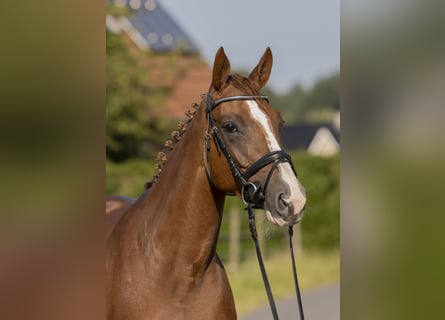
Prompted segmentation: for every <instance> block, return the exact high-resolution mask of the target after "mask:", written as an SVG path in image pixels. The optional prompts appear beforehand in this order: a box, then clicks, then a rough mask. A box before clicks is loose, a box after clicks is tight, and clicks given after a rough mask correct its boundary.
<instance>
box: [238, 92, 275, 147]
mask: <svg viewBox="0 0 445 320" xmlns="http://www.w3.org/2000/svg"><path fill="white" fill-rule="evenodd" d="M244 103H245V104H246V105H247V106H248V108H247V115H248V116H249V117H250V118H251V119H252V120H253V121H255V122H256V123H258V125H259V127H260V128H261V129H262V131H263V134H264V136H265V138H266V141H267V145H268V147H269V150H270V151H278V150H281V147H280V144H279V143H278V140H277V138H276V136H275V134H274V131H273V126H272V122H271V120H272V119H271V116H269V115H268V114H267V113H266V112H265V111H264V110H263V109H262V108H260V106H259V105H258V103H257V102H256V101H254V100H248V101H244Z"/></svg>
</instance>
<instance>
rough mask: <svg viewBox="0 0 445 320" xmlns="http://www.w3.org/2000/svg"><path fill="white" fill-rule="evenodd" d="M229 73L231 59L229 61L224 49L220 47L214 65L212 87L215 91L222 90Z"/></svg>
mask: <svg viewBox="0 0 445 320" xmlns="http://www.w3.org/2000/svg"><path fill="white" fill-rule="evenodd" d="M229 73H230V62H229V59H227V56H226V54H225V52H224V49H223V47H220V48H219V49H218V52H217V53H216V56H215V62H214V63H213V74H212V86H213V88H215V90H217V91H218V90H219V89H220V88H221V86H222V84H223V83H224V81H225V80H226V78H227V77H228V76H229Z"/></svg>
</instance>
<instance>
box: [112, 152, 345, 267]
mask: <svg viewBox="0 0 445 320" xmlns="http://www.w3.org/2000/svg"><path fill="white" fill-rule="evenodd" d="M292 159H293V162H294V165H295V168H296V170H297V173H298V178H299V180H300V181H301V183H302V184H303V185H304V187H305V188H306V194H307V206H306V214H305V216H304V218H303V220H302V223H301V230H302V241H303V247H304V248H306V249H331V248H338V247H339V242H340V199H339V198H340V191H339V180H340V179H339V173H340V172H339V171H340V170H339V157H338V156H335V157H329V158H325V157H316V156H312V155H309V154H308V153H306V152H294V153H292ZM106 173H107V183H106V190H107V194H110V195H111V194H120V195H126V196H132V197H138V196H139V195H140V194H141V193H142V192H143V190H144V184H145V182H147V181H150V180H151V179H152V176H153V174H154V161H148V160H143V159H134V160H130V161H127V162H124V163H119V164H116V163H112V162H107V170H106ZM232 207H236V208H238V210H239V211H240V214H242V215H243V217H242V220H241V221H242V238H243V239H242V245H241V247H242V248H246V250H247V249H248V248H251V243H250V241H251V240H250V239H249V231H248V225H247V217H246V215H247V213H246V212H245V211H244V210H243V209H244V205H243V203H242V201H241V200H240V199H237V198H235V197H229V198H228V199H227V201H226V210H228V209H230V208H232ZM226 216H227V215H226ZM227 220H228V219H227V217H225V219H223V224H222V226H221V235H220V243H219V245H218V252H219V253H220V255H221V256H222V257H223V258H224V257H225V256H226V255H227V247H228V244H227V239H228V221H227ZM266 228H267V241H266V242H267V250H268V251H272V250H274V249H275V248H277V247H278V246H281V245H282V244H283V242H284V240H283V237H284V236H285V233H284V232H283V230H282V229H280V228H278V227H275V226H272V225H271V224H269V223H268V224H267V226H266ZM242 252H243V255H244V250H242ZM246 254H248V253H246Z"/></svg>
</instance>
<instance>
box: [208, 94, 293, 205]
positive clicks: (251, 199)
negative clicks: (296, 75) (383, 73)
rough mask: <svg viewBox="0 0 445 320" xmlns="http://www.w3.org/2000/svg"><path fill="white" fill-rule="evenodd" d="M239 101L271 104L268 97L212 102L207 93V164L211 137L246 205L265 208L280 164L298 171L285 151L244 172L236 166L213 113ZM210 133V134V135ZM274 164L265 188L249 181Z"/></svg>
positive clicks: (239, 97)
mask: <svg viewBox="0 0 445 320" xmlns="http://www.w3.org/2000/svg"><path fill="white" fill-rule="evenodd" d="M237 100H266V101H267V102H269V99H268V98H267V96H248V95H243V96H230V97H224V98H221V99H218V100H216V101H214V102H212V101H211V98H210V92H209V93H207V98H206V115H207V122H208V124H209V129H208V131H207V132H206V134H205V141H206V152H207V162H208V164H210V156H209V153H210V143H209V142H210V136H212V137H213V141H214V142H215V145H216V147H217V149H218V151H219V152H221V153H222V154H223V155H224V156H225V157H226V159H227V162H228V164H229V167H230V170H231V171H232V175H233V177H234V179H235V181H236V183H237V184H238V185H239V186H241V196H242V199H243V201H244V203H245V204H249V203H250V204H252V205H253V206H254V208H264V195H265V192H266V189H267V186H268V184H269V181H270V178H271V176H272V173H273V171H275V169H276V168H277V166H278V164H279V163H281V162H288V163H289V164H290V166H291V168H292V170H293V171H294V173H295V175H296V171H295V169H294V167H293V165H292V161H291V158H290V155H289V154H288V153H286V152H285V151H283V150H277V151H272V152H269V153H267V154H265V155H264V156H262V157H261V158H260V159H258V160H257V161H255V162H254V163H252V164H251V165H250V166H249V167H248V168H247V169H246V170H245V171H244V172H242V171H241V169H240V168H239V167H238V166H237V165H236V164H235V162H234V160H233V158H232V155H231V154H230V152H229V150H228V149H227V147H226V145H225V143H224V140H223V139H222V137H221V134H220V133H219V130H218V128H217V127H216V123H215V119H214V118H213V115H212V111H213V110H214V109H215V108H216V107H217V106H219V105H220V104H221V103H224V102H229V101H237ZM209 132H210V133H209ZM271 163H274V165H273V166H272V168H271V170H270V171H269V173H268V175H267V178H266V180H265V183H264V186H263V187H261V185H260V183H259V182H256V181H255V182H250V181H249V179H250V178H251V177H252V176H253V175H255V174H256V173H257V172H258V171H260V170H261V169H262V168H264V167H266V166H267V165H269V164H271ZM209 168H210V166H209ZM209 175H210V177H211V181H214V180H213V175H212V173H211V171H210V170H209Z"/></svg>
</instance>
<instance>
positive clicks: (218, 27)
mask: <svg viewBox="0 0 445 320" xmlns="http://www.w3.org/2000/svg"><path fill="white" fill-rule="evenodd" d="M158 2H160V3H161V5H163V7H164V8H165V9H166V10H167V11H168V12H169V13H170V15H171V16H172V17H173V18H174V19H175V20H176V21H177V22H178V24H179V25H180V26H181V27H182V28H183V29H184V30H185V31H186V32H187V33H188V34H189V36H190V37H191V38H192V40H193V41H194V42H195V43H196V45H197V46H198V47H199V48H200V50H201V54H202V56H203V57H204V58H205V60H206V61H207V62H208V63H209V64H210V65H213V59H214V57H215V53H216V51H217V50H218V48H219V47H220V46H223V47H224V51H225V52H226V54H227V56H228V58H229V60H230V62H231V66H232V69H236V70H245V71H246V72H250V71H251V70H252V69H253V68H254V67H255V65H256V64H257V63H258V61H259V59H260V57H261V55H262V54H263V53H264V50H265V49H266V47H268V46H270V47H271V49H272V53H273V56H274V65H273V70H272V75H271V77H270V79H269V85H270V86H271V87H272V89H274V90H276V91H279V92H286V91H287V90H289V89H291V88H292V87H294V86H295V85H296V84H300V85H302V86H303V87H305V88H309V87H310V86H311V85H313V83H314V82H315V81H316V80H317V79H319V78H321V77H326V76H329V75H331V74H332V73H334V72H337V71H339V69H340V3H339V0H310V1H309V0H307V1H301V0H281V1H280V0H278V1H270V0H269V1H268V0H224V1H215V0H189V1H184V0H158Z"/></svg>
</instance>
